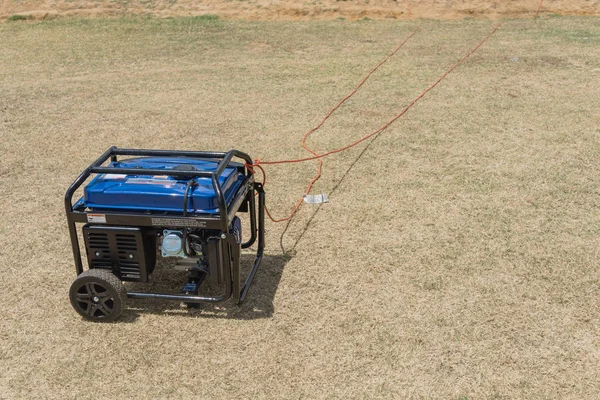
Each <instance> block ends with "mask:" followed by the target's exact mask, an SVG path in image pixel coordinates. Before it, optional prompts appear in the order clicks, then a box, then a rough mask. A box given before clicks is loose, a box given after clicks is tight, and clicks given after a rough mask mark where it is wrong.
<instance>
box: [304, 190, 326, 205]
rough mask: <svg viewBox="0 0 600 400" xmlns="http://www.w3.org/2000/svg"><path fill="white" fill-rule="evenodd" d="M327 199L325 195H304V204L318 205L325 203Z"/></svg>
mask: <svg viewBox="0 0 600 400" xmlns="http://www.w3.org/2000/svg"><path fill="white" fill-rule="evenodd" d="M328 201H329V199H328V198H327V194H325V193H321V194H305V195H304V202H305V203H308V204H319V203H327V202H328Z"/></svg>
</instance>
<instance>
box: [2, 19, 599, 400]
mask: <svg viewBox="0 0 600 400" xmlns="http://www.w3.org/2000/svg"><path fill="white" fill-rule="evenodd" d="M491 24H492V23H491V22H490V21H477V20H466V21H460V22H434V21H426V22H425V23H424V25H423V27H422V28H421V31H420V32H419V33H418V34H417V35H416V36H415V37H414V38H413V39H411V40H410V41H409V42H408V43H407V45H406V46H405V47H404V48H403V49H402V50H401V51H400V52H399V53H398V54H397V56H396V57H395V58H393V59H392V60H391V61H390V62H389V63H387V64H386V65H384V66H383V67H382V68H381V70H380V71H379V72H378V73H377V74H375V75H374V76H373V77H372V78H371V80H370V81H369V83H368V84H367V85H366V86H365V87H364V88H363V90H362V91H361V92H359V94H358V95H357V96H356V97H355V98H353V99H352V101H351V102H349V103H348V104H347V105H345V106H344V107H343V108H342V109H341V110H340V111H339V113H338V114H337V115H336V116H335V117H334V118H333V119H332V120H331V121H330V122H328V123H327V124H326V125H325V126H324V128H323V129H322V131H320V132H319V133H318V134H316V135H315V136H314V138H313V139H311V144H312V145H313V146H314V147H316V148H318V149H321V150H325V149H332V148H335V147H337V146H340V145H342V144H345V143H348V142H349V141H351V140H353V139H355V138H358V137H360V136H361V135H363V134H365V133H367V132H369V131H370V130H373V129H375V128H376V127H378V126H379V125H380V124H382V123H383V121H385V120H387V119H389V118H390V117H391V116H392V115H393V114H394V113H395V112H397V111H398V110H400V109H401V108H402V107H403V106H404V105H406V104H407V103H408V102H409V101H410V100H411V99H412V98H413V97H414V96H415V95H416V94H418V93H419V92H420V91H421V90H422V89H423V88H425V87H426V86H427V85H428V84H429V83H431V82H432V81H433V80H434V79H435V78H436V77H437V76H439V75H440V74H441V73H442V72H443V71H444V70H445V69H446V68H447V67H448V66H449V65H450V64H452V63H453V62H454V61H456V60H457V59H458V58H460V57H461V56H462V55H463V54H464V53H466V52H467V51H468V49H470V48H471V47H472V46H474V45H475V44H476V43H477V42H478V41H479V40H480V38H482V37H483V36H485V35H486V34H487V32H489V30H490V29H491ZM415 25H416V23H415V22H373V21H363V22H349V21H331V22H295V23H282V22H262V23H251V22H222V21H220V20H216V21H215V20H206V19H202V18H182V19H165V20H159V19H152V18H134V19H126V20H118V19H113V20H102V19H99V20H79V19H74V20H58V21H51V22H38V23H28V22H7V23H4V24H0V43H1V44H0V154H1V156H0V204H1V205H0V237H1V238H2V244H1V246H0V285H1V286H0V304H2V306H1V307H0V398H2V399H13V398H31V397H38V398H39V397H42V398H58V399H64V398H79V399H82V398H90V399H91V398H133V397H135V398H192V397H195V398H205V399H217V398H281V399H283V398H285V399H299V398H389V399H402V398H440V399H481V398H490V399H493V398H498V399H500V398H502V399H504V398H527V399H530V398H540V399H549V398H556V399H565V398H572V399H584V398H585V399H592V398H597V396H598V393H600V372H599V371H600V314H599V312H598V310H599V309H600V307H599V306H600V283H599V275H598V274H599V268H598V265H599V261H598V258H599V249H600V190H599V189H598V187H599V182H600V173H599V172H598V168H597V167H598V163H599V162H600V113H599V111H598V110H600V20H598V18H592V17H590V18H584V17H568V18H566V17H555V18H542V19H538V20H512V21H507V22H506V24H505V25H504V26H503V27H502V28H501V30H499V31H498V32H497V33H496V34H495V35H494V36H493V37H492V38H491V39H490V41H489V42H488V43H487V44H486V45H485V46H484V47H482V48H481V50H480V51H479V52H477V53H476V54H475V55H474V56H473V57H472V58H470V59H469V60H468V61H467V62H466V63H465V64H464V65H462V66H461V67H460V68H459V69H457V70H456V71H455V72H454V73H453V74H451V75H450V76H449V77H448V79H446V80H445V81H443V83H442V84H440V85H439V86H438V87H437V88H436V89H435V90H434V91H432V92H431V93H430V94H429V95H428V96H427V97H425V98H424V99H423V100H422V101H421V102H419V103H418V104H417V105H416V106H415V107H414V108H412V109H411V110H410V112H409V113H407V115H406V116H405V117H404V118H403V119H401V120H399V121H398V122H397V123H396V124H395V125H393V126H392V127H391V128H389V129H388V130H387V131H385V132H384V134H382V135H381V136H380V137H379V138H378V139H376V140H375V141H374V142H373V143H372V144H371V145H370V146H369V148H368V149H367V151H366V152H365V154H364V155H363V156H362V157H361V158H360V159H359V160H358V161H357V162H356V163H355V164H354V165H353V167H352V168H351V169H350V170H349V171H348V169H349V167H350V166H351V165H352V164H353V162H354V161H355V159H356V158H357V156H358V155H359V153H360V152H361V150H362V149H363V148H362V147H360V146H359V147H358V148H355V149H352V150H350V151H348V152H345V153H342V154H338V155H335V156H332V157H330V158H328V159H327V160H326V161H325V174H324V177H323V179H322V180H321V181H319V183H318V185H317V187H316V190H315V193H321V192H325V193H330V194H331V195H330V202H329V203H327V204H325V205H324V206H322V207H320V209H319V211H318V213H316V215H314V213H315V211H316V210H317V207H315V206H308V205H307V206H305V207H303V208H302V209H301V212H300V213H299V215H298V217H297V218H296V219H295V220H294V221H293V223H292V224H291V225H290V226H289V229H287V230H286V231H285V232H284V228H285V225H283V224H277V225H275V224H272V223H269V224H268V226H267V228H268V233H267V238H268V249H267V252H268V258H267V260H266V262H265V264H264V266H263V269H262V270H261V271H259V273H258V275H257V282H256V284H255V286H254V287H253V288H252V289H251V292H250V295H249V299H248V301H247V303H246V304H245V305H244V306H243V307H242V308H238V307H236V306H234V305H231V304H225V305H224V306H222V307H206V308H204V309H202V310H199V311H188V310H187V309H185V308H182V307H180V305H179V304H172V303H165V302H151V301H138V302H133V301H130V302H129V303H128V309H127V310H126V311H125V314H124V316H123V318H122V319H121V320H120V322H119V323H115V324H105V325H103V324H93V323H87V322H84V321H82V320H81V318H79V317H78V315H77V314H76V313H75V312H74V311H73V310H72V309H71V306H70V304H69V301H68V298H67V291H68V288H69V286H70V284H71V281H72V279H73V278H74V267H73V262H72V257H71V253H70V248H69V241H68V234H67V229H66V223H65V218H64V210H63V202H62V201H63V200H62V198H63V194H64V192H65V190H66V188H67V186H68V185H69V184H70V183H71V181H72V180H73V179H74V178H75V177H76V176H77V174H78V173H79V172H80V170H81V169H82V168H84V166H86V165H87V164H88V163H89V162H90V161H91V160H93V159H95V158H96V157H97V156H98V154H99V153H100V152H102V151H104V150H105V149H106V148H107V147H108V146H110V145H118V146H122V147H145V148H182V149H206V150H228V149H231V148H238V149H241V150H244V151H246V152H248V153H250V154H251V155H252V156H253V157H258V158H261V159H263V160H269V159H271V160H272V159H281V158H289V157H298V156H303V155H305V153H303V152H302V151H301V148H300V146H299V142H300V137H301V134H302V133H303V132H304V131H306V130H307V129H308V128H310V127H311V126H313V125H314V124H315V123H316V122H317V121H318V120H319V119H320V117H322V116H323V114H324V113H325V112H326V111H327V110H328V109H329V107H331V106H332V105H333V104H334V103H335V101H336V100H338V99H339V98H341V97H342V96H343V95H344V94H346V93H347V92H348V91H349V90H350V88H352V86H353V85H354V84H356V82H357V81H358V80H359V79H360V77H362V76H363V75H364V74H365V73H366V71H368V69H369V68H370V67H371V66H373V65H374V64H375V63H376V62H377V61H378V60H380V59H381V58H382V57H383V56H384V55H385V54H386V53H387V52H388V51H389V50H391V49H392V48H393V47H394V46H395V45H396V44H398V43H399V42H400V41H401V40H402V39H403V38H404V37H405V36H406V35H407V34H408V33H409V32H410V31H411V30H412V29H413V28H414V27H415ZM314 169H315V165H314V164H312V163H307V164H304V165H295V166H283V167H271V168H268V173H269V182H268V185H267V194H268V204H269V205H270V208H271V209H272V210H273V212H274V213H275V214H277V216H282V215H283V214H285V213H287V212H288V211H289V209H290V207H291V205H292V204H293V202H294V201H295V200H296V199H297V198H298V196H299V195H300V194H301V193H302V191H303V188H304V186H305V185H306V182H307V180H308V179H310V177H311V176H312V174H313V173H314ZM340 180H341V182H340ZM333 188H335V190H333ZM332 190H333V192H332ZM313 215H314V216H313ZM311 217H312V219H311ZM309 221H310V223H309ZM307 224H308V225H307ZM282 235H283V236H282ZM280 238H281V242H282V244H283V246H284V247H285V251H286V253H287V255H286V256H285V257H284V256H283V255H282V250H281V247H280ZM246 259H247V257H246ZM155 274H156V275H157V276H156V279H155V280H156V281H158V282H157V283H156V284H152V285H154V287H157V286H160V285H162V286H168V287H169V288H170V289H171V290H173V291H177V290H179V288H180V281H182V279H183V278H182V276H181V275H180V274H179V275H177V274H176V276H172V273H171V271H170V269H169V266H168V265H162V266H159V268H158V271H157V272H156V273H155Z"/></svg>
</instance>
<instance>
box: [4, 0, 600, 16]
mask: <svg viewBox="0 0 600 400" xmlns="http://www.w3.org/2000/svg"><path fill="white" fill-rule="evenodd" d="M538 9H539V10H540V13H541V14H542V15H543V14H568V15H600V0H542V1H540V0H495V1H490V0H204V1H198V0H95V1H90V0H28V1H22V0H3V1H1V2H0V19H2V18H7V17H10V16H12V15H15V14H22V15H31V16H32V17H35V18H39V19H47V18H53V17H56V16H64V15H85V16H107V15H129V14H148V15H154V16H161V17H169V16H171V17H172V16H193V15H202V14H216V15H218V16H219V17H221V18H229V19H243V20H249V19H250V20H314V19H326V20H328V19H329V20H330V19H336V18H348V19H361V18H374V19H404V20H406V19H418V18H432V19H457V18H465V17H487V18H498V17H520V16H521V17H522V16H524V17H530V16H532V15H534V14H535V13H536V12H537V10H538Z"/></svg>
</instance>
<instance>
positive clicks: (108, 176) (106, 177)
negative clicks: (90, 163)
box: [104, 174, 127, 180]
mask: <svg viewBox="0 0 600 400" xmlns="http://www.w3.org/2000/svg"><path fill="white" fill-rule="evenodd" d="M126 177H127V175H125V174H105V175H104V180H109V179H125V178H126Z"/></svg>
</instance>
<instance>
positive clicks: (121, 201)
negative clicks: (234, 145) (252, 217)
mask: <svg viewBox="0 0 600 400" xmlns="http://www.w3.org/2000/svg"><path fill="white" fill-rule="evenodd" d="M217 164H218V160H215V161H212V160H207V159H194V158H182V157H143V158H131V159H127V160H124V161H118V162H113V163H111V164H110V166H111V167H114V168H150V169H164V171H165V174H164V175H154V176H151V175H129V174H128V175H126V174H118V173H115V174H100V175H97V176H96V177H95V178H94V179H92V181H91V182H90V183H89V184H88V185H87V186H86V187H85V189H84V196H83V199H82V200H80V202H83V205H85V206H86V207H88V208H90V209H92V210H94V211H101V210H115V211H117V210H123V211H128V210H130V211H131V210H134V211H137V212H139V211H151V212H152V211H156V212H176V213H183V198H184V195H185V190H186V187H187V184H188V182H189V179H182V178H173V177H171V176H169V170H172V169H174V168H176V169H192V168H193V169H195V170H198V171H208V172H212V171H214V170H215V169H216V168H217ZM238 167H242V164H236V163H231V164H230V167H228V168H226V169H225V171H223V173H222V174H221V176H220V177H219V184H220V186H221V189H222V191H223V193H224V195H225V201H226V203H227V204H228V205H229V204H230V203H231V201H232V200H233V198H234V197H235V194H236V193H237V191H238V190H239V189H240V186H241V185H242V182H243V180H244V178H245V177H244V174H243V173H242V172H241V171H242V170H243V169H241V168H238ZM194 181H195V182H196V183H197V185H195V186H193V187H191V188H190V190H189V194H188V203H187V204H188V209H187V212H188V213H190V214H192V213H202V214H218V213H219V205H218V203H217V198H216V195H215V190H214V188H213V185H212V181H211V179H210V178H203V177H196V178H194Z"/></svg>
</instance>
